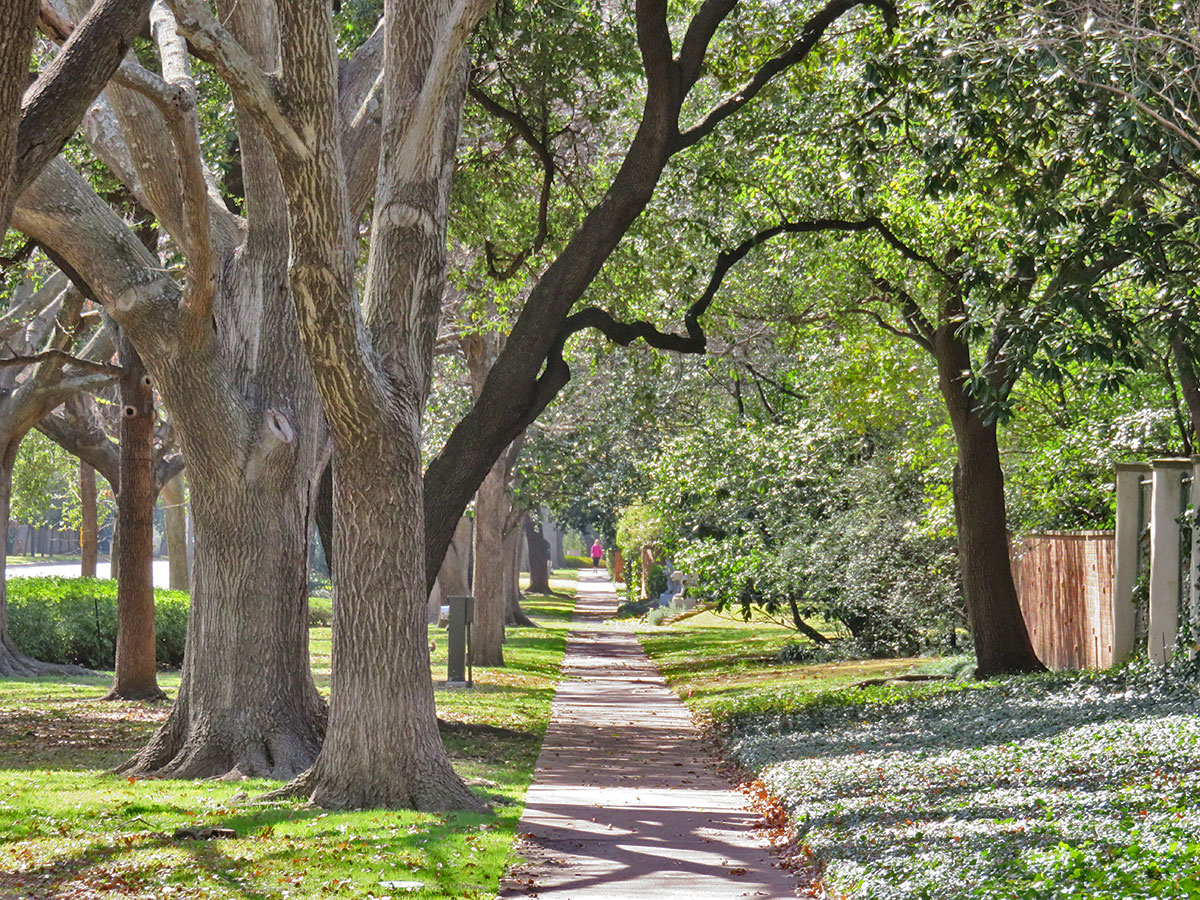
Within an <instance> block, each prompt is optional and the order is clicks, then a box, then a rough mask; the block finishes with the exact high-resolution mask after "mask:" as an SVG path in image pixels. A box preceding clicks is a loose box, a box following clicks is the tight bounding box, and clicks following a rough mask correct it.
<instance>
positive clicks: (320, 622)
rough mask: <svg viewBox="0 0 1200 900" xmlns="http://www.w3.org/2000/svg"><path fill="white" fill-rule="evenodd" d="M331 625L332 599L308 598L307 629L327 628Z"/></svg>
mask: <svg viewBox="0 0 1200 900" xmlns="http://www.w3.org/2000/svg"><path fill="white" fill-rule="evenodd" d="M331 625H333V598H332V597H320V596H318V597H309V598H308V627H309V628H329V627H330V626H331Z"/></svg>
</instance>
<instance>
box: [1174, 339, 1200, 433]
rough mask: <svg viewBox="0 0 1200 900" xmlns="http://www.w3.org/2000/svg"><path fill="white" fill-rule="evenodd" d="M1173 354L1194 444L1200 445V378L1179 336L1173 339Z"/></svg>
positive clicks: (1188, 351)
mask: <svg viewBox="0 0 1200 900" xmlns="http://www.w3.org/2000/svg"><path fill="white" fill-rule="evenodd" d="M1171 354H1172V355H1173V356H1174V357H1175V370H1176V371H1177V372H1178V373H1179V392H1180V393H1181V394H1183V401H1184V403H1185V404H1186V405H1187V410H1188V419H1189V421H1190V424H1191V427H1192V444H1193V445H1194V446H1200V379H1198V378H1197V376H1196V366H1195V364H1194V363H1193V361H1192V354H1191V351H1190V350H1189V348H1188V347H1187V345H1186V344H1184V342H1183V341H1182V340H1181V339H1179V338H1173V339H1172V340H1171Z"/></svg>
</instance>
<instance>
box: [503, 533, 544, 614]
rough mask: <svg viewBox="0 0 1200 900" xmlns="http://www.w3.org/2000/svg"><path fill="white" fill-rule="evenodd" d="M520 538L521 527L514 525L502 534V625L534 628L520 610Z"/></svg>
mask: <svg viewBox="0 0 1200 900" xmlns="http://www.w3.org/2000/svg"><path fill="white" fill-rule="evenodd" d="M523 518H524V516H522V519H523ZM522 537H523V535H522V529H521V526H520V524H516V523H513V524H512V526H511V527H510V528H509V529H508V530H507V531H506V532H505V534H504V624H505V625H516V626H519V627H521V628H536V627H537V622H535V621H533V619H531V618H529V616H527V615H525V610H523V609H521V538H522Z"/></svg>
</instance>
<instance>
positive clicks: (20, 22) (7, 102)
mask: <svg viewBox="0 0 1200 900" xmlns="http://www.w3.org/2000/svg"><path fill="white" fill-rule="evenodd" d="M37 11H38V0H0V232H2V231H4V230H7V228H8V217H9V214H10V213H11V212H12V203H13V200H15V199H16V191H15V185H14V183H13V174H14V170H15V168H16V162H17V130H18V127H19V126H20V123H21V97H22V95H24V93H25V88H26V86H27V85H28V84H29V58H30V53H31V51H32V50H33V33H34V24H35V23H36V22H37Z"/></svg>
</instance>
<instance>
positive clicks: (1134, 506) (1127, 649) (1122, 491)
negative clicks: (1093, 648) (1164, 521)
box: [1112, 463, 1150, 665]
mask: <svg viewBox="0 0 1200 900" xmlns="http://www.w3.org/2000/svg"><path fill="white" fill-rule="evenodd" d="M1148 474H1150V466H1149V465H1147V464H1146V463H1117V524H1116V531H1115V534H1114V538H1113V595H1112V604H1113V608H1112V624H1113V635H1112V653H1113V658H1112V664H1113V665H1120V664H1121V663H1123V662H1125V660H1127V659H1129V657H1130V656H1132V655H1133V640H1134V632H1135V630H1136V628H1137V610H1136V609H1135V607H1134V605H1133V588H1134V585H1135V584H1136V583H1137V577H1138V538H1139V537H1140V536H1141V530H1142V516H1141V511H1140V509H1139V506H1140V499H1141V491H1142V479H1143V478H1144V477H1145V476H1146V475H1148Z"/></svg>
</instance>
